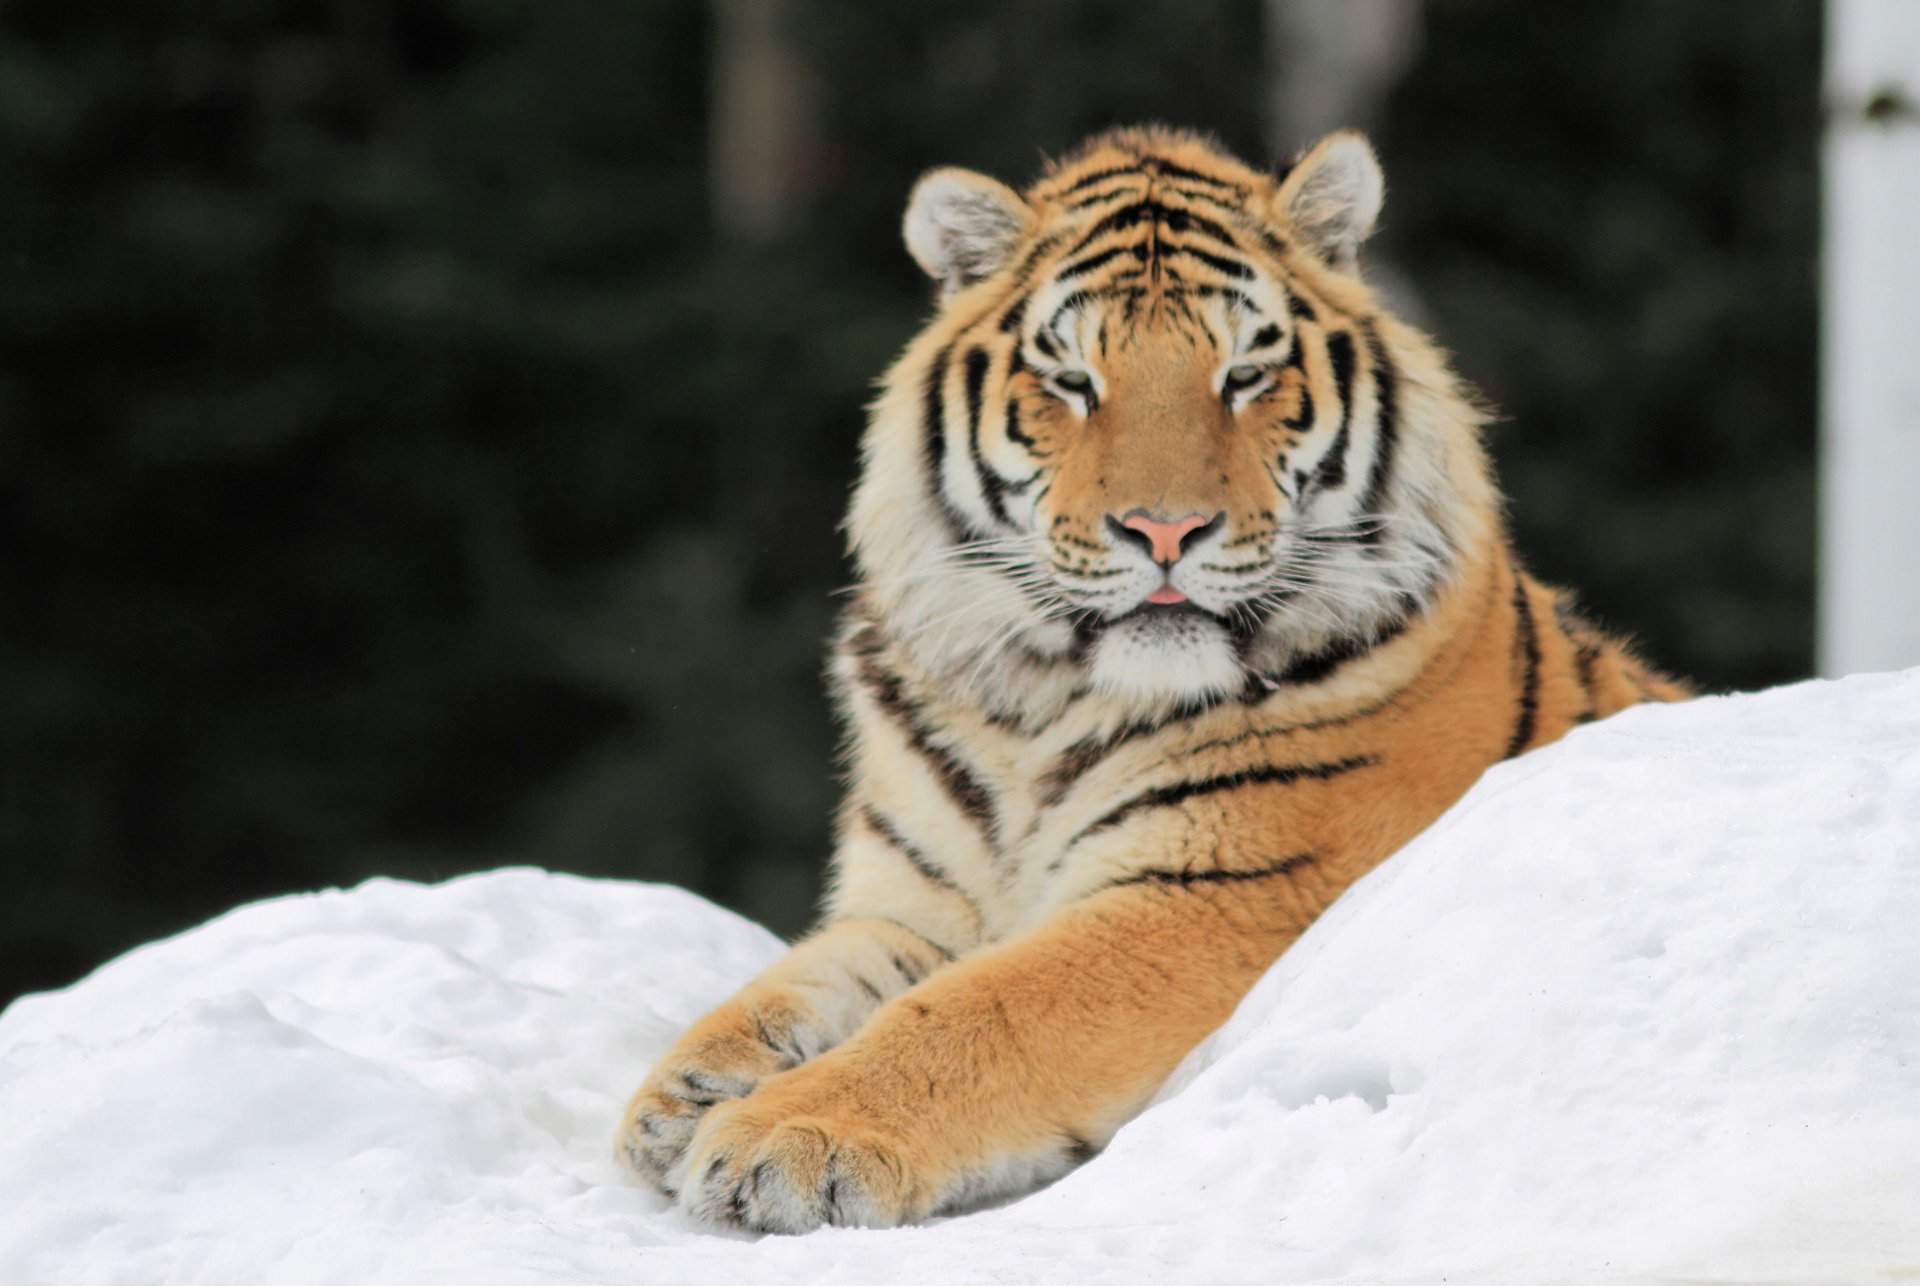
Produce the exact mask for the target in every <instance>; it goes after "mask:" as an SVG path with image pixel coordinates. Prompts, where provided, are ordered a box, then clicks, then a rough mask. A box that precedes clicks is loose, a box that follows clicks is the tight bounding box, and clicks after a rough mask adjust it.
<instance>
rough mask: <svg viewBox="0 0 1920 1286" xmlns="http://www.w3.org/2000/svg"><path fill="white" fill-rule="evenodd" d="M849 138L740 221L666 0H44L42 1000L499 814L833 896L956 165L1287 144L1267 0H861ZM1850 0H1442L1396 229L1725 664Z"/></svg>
mask: <svg viewBox="0 0 1920 1286" xmlns="http://www.w3.org/2000/svg"><path fill="white" fill-rule="evenodd" d="M802 12H803V13H804V14H805V15H806V18H807V21H806V22H805V23H804V24H803V25H802V30H801V31H800V33H799V36H800V40H801V44H802V48H803V50H804V52H805V53H806V55H807V57H808V58H809V60H810V61H811V62H812V64H813V66H814V67H815V68H816V69H817V72H818V76H819V83H820V88H821V94H822V101H821V104H820V108H821V123H822V129H821V134H822V145H821V154H820V156H819V157H818V158H817V171H818V173H817V180H818V186H817V190H816V192H815V193H814V195H813V199H812V202H811V205H810V207H809V208H808V210H807V211H806V212H805V216H804V217H803V218H802V220H801V221H800V225H799V229H798V232H797V234H796V235H795V236H794V237H793V238H792V240H791V242H790V244H788V245H787V246H785V247H784V248H781V249H778V250H761V251H747V250H741V249H737V248H732V247H728V246H726V245H723V244H718V243H716V241H715V239H714V238H713V237H712V235H711V234H710V232H709V227H710V219H709V217H708V212H707V210H706V208H705V202H706V176H705V173H704V168H703V167H704V163H705V147H706V144H707V135H706V127H705V118H706V104H705V95H706V93H707V84H708V80H707V58H708V50H707V43H708V38H709V32H708V26H707V19H706V13H705V10H704V8H703V7H702V6H700V5H696V4H691V3H684V2H682V3H667V2H666V0H618V2H617V3H616V2H614V0H541V2H540V3H533V2H531V0H405V2H403V3H398V4H376V3H373V2H372V0H349V2H348V3H344V4H340V3H326V4H321V3H317V2H313V3H295V2H293V0H280V2H277V3H276V2H275V0H248V2H247V3H244V4H242V3H224V4H206V3H196V4H187V3H181V2H180V0H151V2H149V3H146V4H142V5H140V6H133V7H129V6H124V5H107V4H100V3H97V2H89V0H63V2H62V3H54V2H53V0H20V2H18V3H14V4H12V5H9V6H7V7H6V8H5V9H4V10H0V190H4V191H5V192H6V194H7V195H6V197H5V199H4V200H0V285H3V286H4V288H3V289H0V346H3V347H4V355H5V360H4V362H3V363H0V548H4V549H5V551H6V557H5V558H4V559H3V560H0V998H4V997H5V996H7V995H10V994H12V993H13V992H14V991H16V990H19V989H21V988H25V987H32V986H41V985H51V984H55V983H59V982H63V981H66V980H67V979H69V978H71V977H72V976H74V975H75V974H77V973H78V972H79V971H81V970H83V969H84V968H86V967H88V966H90V965H91V964H93V963H95V962H97V961H98V960H100V959H102V958H104V957H105V956H106V955H108V954H110V953H112V952H115V951H118V950H121V949H123V948H125V947H126V946H129V945H131V944H132V943H134V942H137V941H139V940H141V939H143V938H147V937H150V936H153V935H155V934H158V933H162V932H166V931H170V930H173V929H176V928H180V927H184V926H185V925H188V924H191V923H193V922H195V921H197V920H199V919H202V918H204V917H205V916H207V915H208V914H211V913H212V912H214V911H217V910H219V909H221V908H223V907H225V906H228V905H230V904H232V903H234V902H236V901H238V900H241V899H244V898H249V897H254V896H259V895H264V894H269V893H275V892H280V891H284V890H289V889H300V888H310V887H315V886H319V885H324V884H329V883H339V882H346V881H352V880H357V879H359V878H361V877H363V876H365V875H369V874H373V873H391V874H397V875H404V876H412V877H440V876H447V875H452V874H455V873H457V872H460V871H463V870H468V869H472V868H475V867H479V866H487V865H493V864H497V863H500V862H504V861H530V862H539V863H542V864H545V865H550V866H554V867H558V868H563V869H569V870H576V871H583V872H588V873H595V874H609V875H621V876H637V877H643V878H654V879H665V880H673V881H677V882H681V883H685V884H688V885H690V886H692V887H694V888H696V889H699V890H701V891H702V892H706V893H708V894H710V895H713V896H717V897H719V898H721V899H723V900H725V901H727V902H729V903H731V904H733V905H736V906H738V907H740V908H742V909H743V910H745V911H747V912H748V913H750V914H752V915H755V916H758V917H760V918H763V919H765V920H767V921H768V922H770V923H772V924H774V925H775V926H776V927H779V928H781V929H784V930H793V929H796V928H798V927H800V925H801V924H802V923H803V922H804V921H805V919H806V916H807V914H808V911H809V908H810V906H811V904H812V901H813V898H814V896H815V893H816V890H817V881H818V872H819V867H820V863H821V861H822V859H823V857H824V853H825V845H826V835H827V822H828V817H829V815H830V812H831V810H832V808H833V805H834V798H835V785H834V767H833V758H832V755H833V732H832V728H831V725H830V722H829V719H828V714H827V708H826V704H825V701H824V699H823V697H822V695H821V692H820V685H819V681H818V674H819V668H820V657H821V648H822V641H823V639H824V637H825V635H826V633H827V631H828V629H829V626H830V620H831V615H832V611H833V599H832V596H831V591H832V590H833V589H834V588H835V587H836V586H837V585H839V584H841V583H843V582H844V580H845V578H846V575H847V573H846V570H845V568H844V565H843V564H842V562H841V560H840V553H839V537H838V534H837V532H836V530H835V524H836V523H837V521H838V517H839V513H840V509H841V505H842V500H843V496H844V491H845V487H846V484H847V482H848V480H849V478H850V476H851V474H852V471H853V467H854V444H855V441H856V437H857V434H858V430H859V424H860V419H861V408H862V404H863V403H864V401H865V399H866V397H867V395H868V392H869V389H870V385H871V381H872V380H873V378H874V377H875V376H876V375H878V373H879V372H880V371H881V370H882V369H883V367H884V366H885V364H886V362H887V361H888V360H889V359H890V358H891V356H892V354H893V353H894V352H895V351H896V350H897V349H898V347H899V346H900V345H901V343H902V342H903V341H904V340H905V339H906V337H907V336H908V335H909V334H910V333H911V331H912V329H913V327H914V326H915V325H916V324H917V322H918V320H919V319H920V318H921V317H922V316H923V315H924V313H925V310H926V307H927V298H928V296H927V287H926V284H925V283H924V282H923V281H922V280H920V279H919V277H918V274H917V272H916V271H915V270H914V268H913V267H912V265H911V263H910V262H909V261H908V259H907V257H906V255H905V254H904V252H903V251H902V250H901V249H900V248H899V244H898V234H897V227H898V218H899V212H900V206H901V202H902V200H903V199H904V196H905V193H906V190H907V188H908V186H909V185H910V183H911V181H912V179H913V177H914V175H915V174H916V173H917V172H918V171H919V170H921V169H923V168H925V167H927V166H929V165H932V164H936V163H942V162H954V163H960V164H966V165H971V166H975V167H977V168H981V169H987V170H990V171H993V172H995V173H998V174H1000V175H1001V176H1003V177H1005V178H1007V179H1009V180H1012V181H1016V182H1017V181H1023V180H1025V179H1026V178H1028V177H1030V176H1031V175H1032V173H1033V172H1034V171H1035V170H1036V169H1037V167H1038V163H1039V158H1040V155H1041V153H1042V152H1044V151H1058V150H1061V149H1063V148H1065V147H1068V146H1070V145H1071V144H1072V143H1073V142H1075V141H1077V139H1078V138H1079V137H1080V136H1082V135H1083V134H1085V133H1087V132H1089V131H1091V130H1093V129H1097V128H1100V127H1103V126H1106V125H1109V124H1114V123H1122V122H1128V121H1133V120H1139V119H1146V118H1159V119H1165V120H1169V121H1172V122H1175V123H1183V124H1193V125H1199V126H1204V127H1209V128H1212V129H1214V130H1215V131H1216V132H1218V133H1219V134H1220V135H1221V136H1222V137H1223V138H1224V139H1225V140H1226V141H1227V142H1228V143H1230V144H1232V145H1233V146H1235V147H1236V148H1239V149H1241V150H1242V151H1243V152H1246V153H1249V154H1254V155H1257V154H1258V153H1259V151H1260V148H1259V144H1258V137H1259V134H1258V119H1259V104H1260V99H1261V95H1262V93H1263V85H1262V80H1261V77H1262V68H1261V60H1260V54H1261V51H1260V41H1259V34H1258V19H1259V9H1258V5H1257V4H1256V3H1254V0H1237V2H1229V0H1197V2H1196V0H1187V2H1176V0H1139V2H1138V3H1133V4H1127V5H1121V4H1116V3H1106V4H1095V3H1084V2H1078V0H1076V2H1065V0H1060V2H1056V3H1044V4H1031V3H1019V4H1015V3H1013V2H1012V0H994V2H993V3H988V4H984V5H974V6H966V7H955V6H945V7H941V6H926V5H923V4H917V3H908V2H907V0H874V2H873V3H862V4H859V5H852V4H845V3H839V4H835V3H825V2H823V3H820V4H818V5H815V6H811V7H806V8H804V9H803V11H802ZM1818 13H1819V11H1818V7H1817V6H1815V5H1813V4H1812V3H1810V2H1802V3H1791V2H1784V0H1783V2H1780V3H1773V2H1762V0H1713V2H1709V3H1698V2H1696V3H1693V4H1687V5H1672V4H1660V3H1655V2H1654V0H1644V2H1640V3H1634V4H1631V5H1620V4H1617V3H1601V2H1600V0H1583V2H1582V3H1567V4H1558V5H1535V4H1521V3H1517V2H1516V3H1502V4H1441V5H1438V6H1436V7H1435V8H1434V10H1433V12H1432V14H1431V16H1430V21H1429V25H1428V33H1427V39H1428V48H1427V55H1426V57H1425V59H1424V60H1423V62H1422V63H1421V65H1420V66H1419V67H1418V68H1417V69H1416V71H1415V72H1414V74H1413V75H1412V77H1411V78H1410V79H1409V81H1408V82H1407V84H1406V85H1405V87H1404V89H1403V92H1402V93H1401V94H1400V95H1399V97H1398V99H1397V100H1396V103H1395V107H1394V111H1393V112H1392V114H1391V118H1390V124H1389V126H1388V128H1387V130H1386V131H1385V134H1384V137H1383V138H1382V140H1381V142H1382V145H1383V151H1384V153H1385V155H1386V160H1387V164H1388V168H1389V176H1390V179H1391V184H1392V186H1391V194H1390V198H1389V204H1388V217H1387V226H1386V231H1385V234H1384V238H1383V239H1384V243H1385V246H1386V247H1387V248H1388V249H1389V250H1391V251H1392V252H1393V254H1394V255H1395V256H1396V258H1397V260H1398V262H1399V263H1400V264H1401V266H1402V268H1403V269H1404V270H1405V271H1406V272H1407V274H1408V275H1409V276H1410V277H1411V278H1412V279H1413V280H1414V281H1415V282H1416V283H1417V285H1418V286H1419V288H1420V290H1421V291H1422V293H1423V296H1424V299H1425V302H1426V304H1427V306H1428V308H1429V309H1430V311H1431V313H1432V319H1431V320H1432V321H1433V322H1434V324H1435V326H1436V328H1437V329H1438V330H1439V332H1440V333H1441V335H1442V337H1443V338H1444V339H1445V340H1446V342H1448V343H1449V344H1450V345H1451V346H1452V347H1454V348H1455V349H1456V350H1457V351H1458V352H1459V354H1460V356H1461V365H1462V367H1463V368H1464V369H1465V371H1466V372H1467V373H1468V374H1469V375H1470V376H1471V377H1472V378H1474V379H1475V380H1476V381H1477V382H1479V383H1480V384H1481V385H1483V386H1484V387H1485V388H1486V389H1487V390H1488V391H1489V393H1490V395H1491V396H1493V397H1494V398H1495V399H1496V400H1497V401H1498V402H1499V403H1500V404H1501V406H1502V408H1503V410H1504V411H1505V412H1506V414H1507V416H1508V417H1509V419H1510V423H1508V424H1506V425H1503V427H1501V428H1500V429H1499V430H1498V432H1497V436H1496V439H1495V444H1496V449H1497V451H1498V453H1499V456H1500V460H1501V464H1502V467H1503V470H1504V472H1505V475H1506V478H1507V481H1508V484H1509V489H1510V490H1511V491H1512V492H1513V494H1514V497H1515V498H1514V513H1515V517H1516V520H1517V523H1518V525H1519V527H1520V530H1521V533H1522V539H1523V543H1524V546H1525V548H1526V549H1527V551H1528V553H1529V555H1530V557H1531V558H1532V561H1533V563H1534V564H1535V566H1536V567H1537V568H1538V570H1540V571H1541V572H1543V573H1544V574H1546V575H1548V576H1550V577H1553V578H1556V579H1560V580H1564V581H1566V582H1569V583H1573V584H1578V585H1581V586H1583V587H1586V588H1587V589H1588V590H1589V591H1590V592H1589V594H1588V598H1589V601H1590V602H1591V603H1592V604H1593V606H1594V607H1595V608H1596V609H1597V610H1598V612H1599V613H1600V614H1601V615H1603V616H1604V617H1606V618H1607V619H1608V620H1609V621H1610V622H1611V623H1613V624H1615V625H1618V626H1623V627H1626V628H1630V629H1634V630H1637V631H1638V632H1640V633H1641V634H1642V636H1643V637H1644V638H1645V639H1646V640H1647V642H1648V644H1649V650H1650V652H1651V653H1652V654H1653V655H1654V656H1655V657H1656V658H1657V659H1658V660H1660V661H1662V662H1666V663H1669V664H1671V665H1673V666H1674V667H1675V668H1678V669H1682V670H1686V671H1690V672H1692V673H1694V674H1696V675H1698V676H1700V677H1702V678H1703V679H1705V680H1706V681H1707V682H1708V683H1709V684H1712V685H1746V684H1754V683H1761V682H1766V681H1770V680H1774V679H1779V678H1785V677H1791V676H1793V675H1795V674H1797V673H1800V672H1802V671H1804V670H1805V668H1806V667H1807V664H1808V657H1809V646H1810V644H1809V635H1810V602H1811V529H1812V516H1811V505H1812V479H1811V468H1812V459H1813V367H1812V361H1813V331H1814V319H1815V314H1814V295H1813V248H1814V223H1813V220H1814V215H1815V207H1816V192H1815V187H1814V185H1815V170H1814V165H1813V160H1814V143H1815V128H1816V120H1815V113H1814V96H1815V83H1816V71H1817V65H1818V51H1817V34H1818V32H1817V24H1818Z"/></svg>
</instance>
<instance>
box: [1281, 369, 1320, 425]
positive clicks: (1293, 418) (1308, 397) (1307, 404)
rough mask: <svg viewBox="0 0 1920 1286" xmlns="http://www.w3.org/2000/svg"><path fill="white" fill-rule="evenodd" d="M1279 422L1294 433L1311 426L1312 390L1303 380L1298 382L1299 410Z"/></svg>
mask: <svg viewBox="0 0 1920 1286" xmlns="http://www.w3.org/2000/svg"><path fill="white" fill-rule="evenodd" d="M1280 422H1281V423H1282V424H1284V425H1286V426H1287V427H1288V428H1290V429H1293V430H1295V431H1296V432H1297V431H1299V430H1301V429H1305V428H1310V427H1311V426H1312V425H1313V390H1312V389H1310V388H1308V387H1307V382H1306V381H1305V380H1302V381H1300V410H1299V411H1298V412H1296V413H1295V414H1293V415H1290V416H1288V417H1287V418H1286V419H1284V420H1282V421H1280Z"/></svg>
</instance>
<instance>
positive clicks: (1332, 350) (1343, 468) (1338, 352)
mask: <svg viewBox="0 0 1920 1286" xmlns="http://www.w3.org/2000/svg"><path fill="white" fill-rule="evenodd" d="M1327 361H1328V362H1329V363H1331V364H1332V366H1333V391H1334V395H1335V396H1336V397H1338V398H1339V399H1340V428H1339V430H1338V431H1337V432H1335V434H1334V435H1333V445H1332V446H1331V447H1329V448H1328V449H1327V454H1326V455H1325V456H1323V457H1321V460H1320V463H1319V464H1318V465H1316V466H1314V470H1313V481H1314V483H1315V484H1316V485H1317V486H1320V487H1322V488H1324V489H1325V490H1328V491H1333V490H1337V489H1338V488H1340V487H1343V486H1345V485H1346V481H1347V449H1348V448H1349V447H1350V446H1352V445H1353V336H1351V335H1349V334H1347V332H1345V331H1343V330H1339V331H1335V332H1333V334H1331V335H1328V336H1327Z"/></svg>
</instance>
